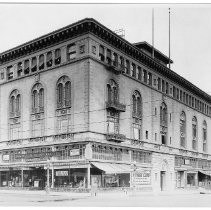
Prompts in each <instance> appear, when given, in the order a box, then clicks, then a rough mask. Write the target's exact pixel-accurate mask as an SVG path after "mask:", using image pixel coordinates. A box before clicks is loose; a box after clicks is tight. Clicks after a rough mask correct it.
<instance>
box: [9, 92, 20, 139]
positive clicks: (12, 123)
mask: <svg viewBox="0 0 211 210" xmlns="http://www.w3.org/2000/svg"><path fill="white" fill-rule="evenodd" d="M9 102H10V108H9V130H8V134H9V139H10V140H14V139H19V138H21V124H20V119H19V118H20V116H21V95H20V93H19V91H18V90H13V91H12V92H11V94H10V96H9ZM13 118H15V119H16V120H14V119H13Z"/></svg>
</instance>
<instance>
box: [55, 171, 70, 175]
mask: <svg viewBox="0 0 211 210" xmlns="http://www.w3.org/2000/svg"><path fill="white" fill-rule="evenodd" d="M56 176H68V171H56Z"/></svg>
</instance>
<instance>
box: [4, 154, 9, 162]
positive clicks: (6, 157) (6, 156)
mask: <svg viewBox="0 0 211 210" xmlns="http://www.w3.org/2000/svg"><path fill="white" fill-rule="evenodd" d="M2 160H5V161H7V160H10V155H2Z"/></svg>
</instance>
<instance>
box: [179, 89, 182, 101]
mask: <svg viewBox="0 0 211 210" xmlns="http://www.w3.org/2000/svg"><path fill="white" fill-rule="evenodd" d="M179 100H180V101H182V90H180V94H179Z"/></svg>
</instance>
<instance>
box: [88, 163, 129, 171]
mask: <svg viewBox="0 0 211 210" xmlns="http://www.w3.org/2000/svg"><path fill="white" fill-rule="evenodd" d="M92 165H94V166H95V167H97V168H99V169H100V170H102V171H105V173H106V174H118V173H130V172H131V171H132V169H131V167H130V165H125V164H115V163H99V162H92Z"/></svg>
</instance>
